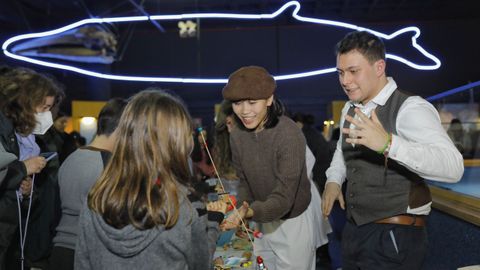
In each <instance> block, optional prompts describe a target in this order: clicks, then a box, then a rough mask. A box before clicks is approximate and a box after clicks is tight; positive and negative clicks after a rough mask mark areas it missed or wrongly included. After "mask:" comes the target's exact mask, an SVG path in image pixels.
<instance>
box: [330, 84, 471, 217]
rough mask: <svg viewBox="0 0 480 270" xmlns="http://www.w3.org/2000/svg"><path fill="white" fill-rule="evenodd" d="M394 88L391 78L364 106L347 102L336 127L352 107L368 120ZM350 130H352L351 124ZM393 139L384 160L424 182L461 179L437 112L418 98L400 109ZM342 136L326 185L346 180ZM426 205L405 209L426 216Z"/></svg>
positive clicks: (457, 155) (456, 156)
mask: <svg viewBox="0 0 480 270" xmlns="http://www.w3.org/2000/svg"><path fill="white" fill-rule="evenodd" d="M396 89H397V84H396V83H395V81H394V80H393V79H392V78H390V77H389V78H388V83H387V84H386V85H385V86H384V88H383V89H382V90H381V91H380V93H379V94H378V95H377V96H375V97H374V98H373V99H372V100H371V101H369V102H368V103H367V104H364V105H363V104H360V103H354V102H352V101H349V102H347V103H346V104H345V106H344V108H343V109H342V116H341V120H340V127H343V126H344V122H345V115H346V114H347V111H348V109H349V108H350V107H351V106H352V105H355V106H356V107H358V108H359V109H360V110H361V111H362V113H364V114H366V115H367V116H368V117H370V115H371V113H372V111H373V110H374V109H375V108H376V107H377V106H379V105H380V106H382V105H384V104H385V103H386V102H387V100H388V99H389V97H390V96H391V95H392V93H393V92H394V91H395V90H396ZM350 128H354V125H353V124H351V125H350ZM396 129H397V135H393V136H392V144H391V147H390V151H389V153H388V157H389V158H390V159H393V160H395V161H397V162H398V163H399V164H401V165H403V166H405V168H407V169H409V170H410V171H412V172H415V173H416V174H418V175H419V176H421V177H422V178H425V179H429V180H434V181H440V182H448V183H454V182H458V181H459V180H460V178H461V177H462V175H463V169H464V168H463V158H462V155H461V154H460V153H459V152H458V150H457V149H456V147H455V146H454V145H453V143H452V141H451V140H450V138H449V137H448V135H447V133H446V132H445V130H444V129H443V127H442V125H441V121H440V117H439V115H438V112H437V110H436V109H435V107H433V105H432V104H430V103H429V102H428V101H426V100H424V99H423V98H421V97H419V96H411V97H409V98H408V99H406V100H405V102H404V103H403V104H402V106H401V107H400V110H399V111H398V115H397V121H396ZM342 139H343V134H340V139H339V140H338V142H337V147H336V150H335V154H334V156H333V159H332V162H331V164H330V168H329V169H328V170H327V172H326V176H327V183H331V182H335V183H337V184H339V185H342V184H343V182H344V181H345V177H346V166H345V160H344V158H343V152H342V141H343V140H342ZM430 209H431V208H430V204H428V205H425V206H423V207H420V208H415V209H408V211H407V212H408V213H411V214H428V213H429V212H430Z"/></svg>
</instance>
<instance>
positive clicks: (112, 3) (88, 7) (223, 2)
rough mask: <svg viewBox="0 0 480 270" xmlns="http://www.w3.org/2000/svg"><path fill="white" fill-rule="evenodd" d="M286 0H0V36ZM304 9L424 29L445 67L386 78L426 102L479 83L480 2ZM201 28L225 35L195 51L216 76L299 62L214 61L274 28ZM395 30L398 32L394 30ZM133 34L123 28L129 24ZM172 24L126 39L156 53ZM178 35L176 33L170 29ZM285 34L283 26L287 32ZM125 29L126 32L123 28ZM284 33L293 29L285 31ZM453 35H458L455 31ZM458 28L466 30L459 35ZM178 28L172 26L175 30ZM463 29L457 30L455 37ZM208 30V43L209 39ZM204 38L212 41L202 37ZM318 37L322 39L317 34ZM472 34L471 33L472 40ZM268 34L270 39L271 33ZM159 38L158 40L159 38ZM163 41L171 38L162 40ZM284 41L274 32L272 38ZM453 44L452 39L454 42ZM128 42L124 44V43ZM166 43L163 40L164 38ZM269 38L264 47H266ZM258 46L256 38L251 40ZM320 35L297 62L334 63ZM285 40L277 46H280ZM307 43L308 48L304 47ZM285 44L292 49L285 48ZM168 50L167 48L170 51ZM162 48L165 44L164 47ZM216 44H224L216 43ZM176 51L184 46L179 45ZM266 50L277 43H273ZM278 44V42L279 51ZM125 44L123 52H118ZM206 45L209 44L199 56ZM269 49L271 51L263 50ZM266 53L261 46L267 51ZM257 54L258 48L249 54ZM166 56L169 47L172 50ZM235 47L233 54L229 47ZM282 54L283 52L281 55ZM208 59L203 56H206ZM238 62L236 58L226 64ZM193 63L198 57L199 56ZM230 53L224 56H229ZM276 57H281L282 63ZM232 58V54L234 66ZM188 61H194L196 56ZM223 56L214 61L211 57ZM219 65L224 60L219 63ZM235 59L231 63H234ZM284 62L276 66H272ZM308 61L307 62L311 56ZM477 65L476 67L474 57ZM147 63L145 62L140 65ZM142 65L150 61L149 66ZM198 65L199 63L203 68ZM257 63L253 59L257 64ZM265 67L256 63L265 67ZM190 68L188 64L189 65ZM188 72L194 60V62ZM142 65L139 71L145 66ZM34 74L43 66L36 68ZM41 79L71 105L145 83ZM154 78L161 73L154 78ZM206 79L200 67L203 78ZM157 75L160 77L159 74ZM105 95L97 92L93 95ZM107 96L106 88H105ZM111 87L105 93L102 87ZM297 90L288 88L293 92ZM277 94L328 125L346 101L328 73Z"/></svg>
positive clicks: (397, 68) (251, 8)
mask: <svg viewBox="0 0 480 270" xmlns="http://www.w3.org/2000/svg"><path fill="white" fill-rule="evenodd" d="M286 2H288V1H286V0H285V1H277V0H123V1H121V0H75V1H68V0H0V29H1V31H0V39H1V40H2V41H3V40H5V39H6V38H8V37H11V36H14V35H16V34H23V33H27V32H41V31H44V30H51V29H55V28H58V27H61V26H64V25H67V24H70V23H73V22H76V21H78V20H80V19H85V18H90V17H118V16H134V15H156V14H180V13H197V12H224V13H252V14H259V13H272V12H274V11H276V10H278V9H279V8H280V7H281V6H282V5H283V4H284V3H286ZM299 2H300V3H301V5H302V7H301V10H300V12H299V14H301V15H302V16H305V17H314V18H323V19H331V20H341V21H343V22H349V23H353V24H357V25H366V26H367V27H368V26H372V25H373V26H374V27H375V28H376V27H380V28H383V29H386V31H393V30H398V27H399V26H400V25H401V26H410V25H421V27H422V30H424V29H425V30H426V31H425V32H423V33H422V39H421V42H422V45H424V46H426V48H429V49H434V54H436V55H440V56H441V57H442V61H444V65H443V66H442V69H440V70H438V71H434V72H418V71H416V70H412V69H408V68H406V67H405V66H403V65H398V64H397V63H392V65H390V69H389V70H390V71H393V74H394V75H395V76H397V75H398V77H396V78H398V82H400V85H402V86H403V87H405V88H406V89H409V90H410V89H411V90H412V92H414V93H417V94H420V95H422V96H424V97H428V96H430V95H433V94H436V93H438V92H440V91H445V90H448V89H451V88H454V87H458V86H460V85H463V84H465V83H467V82H469V81H477V80H479V79H480V77H479V76H478V68H477V66H478V61H480V59H478V57H477V56H475V54H472V53H471V52H473V51H476V48H477V47H478V45H477V44H478V41H477V40H478V37H477V36H475V31H477V33H478V26H480V25H479V24H480V1H479V0H303V1H299ZM207 23H208V22H206V23H205V22H202V27H201V29H203V30H209V28H223V29H218V31H217V29H213V30H215V31H205V32H203V33H205V34H203V35H204V36H203V37H207V38H204V39H202V42H203V43H202V46H199V47H198V48H201V50H200V49H199V51H201V53H202V54H203V53H207V55H202V57H203V58H202V59H196V61H197V60H198V61H197V62H199V63H200V62H201V63H202V65H198V66H199V67H207V68H208V69H211V70H212V71H213V72H216V73H215V74H218V73H220V74H229V72H231V71H233V70H235V69H236V68H237V67H238V66H239V65H245V64H259V65H264V66H266V67H267V68H269V69H270V70H272V71H273V73H275V72H278V71H281V70H286V69H288V68H289V67H291V66H295V65H298V64H303V63H298V62H295V61H293V60H292V59H293V56H294V55H291V56H292V57H290V56H289V54H288V52H289V51H288V50H287V51H286V50H281V49H282V48H276V51H275V52H276V53H277V55H276V54H275V53H273V54H267V55H266V56H265V58H261V57H257V58H255V55H254V56H249V55H246V54H239V51H238V48H237V51H236V52H235V53H231V51H229V52H228V53H226V54H224V55H222V57H218V55H221V54H220V53H218V54H215V53H216V52H217V50H228V48H225V47H227V46H223V47H222V46H221V45H218V43H220V42H228V41H229V40H228V39H232V40H233V41H232V42H237V43H239V44H238V46H239V47H240V50H244V48H247V49H248V48H251V47H248V46H250V45H251V43H249V42H246V43H242V42H243V40H238V39H235V38H233V32H235V34H237V35H240V36H242V35H247V34H249V33H252V34H253V36H254V39H255V38H256V39H260V40H262V41H263V42H264V43H259V44H268V46H271V45H272V43H271V42H269V41H268V39H269V38H270V39H272V37H271V36H268V35H267V36H265V34H264V33H272V31H270V32H269V31H257V32H256V31H255V27H257V25H254V26H253V25H252V26H253V27H250V28H245V29H244V30H238V29H237V28H235V27H236V26H235V25H225V24H224V23H228V22H222V24H217V23H215V24H211V25H209V24H207ZM275 24H276V25H280V26H285V25H287V26H288V27H283V29H282V31H283V32H281V33H282V34H284V36H286V35H287V34H288V35H289V37H292V38H295V37H296V36H297V34H296V33H297V32H298V33H305V32H312V33H317V32H315V29H310V28H305V27H303V28H302V27H289V26H290V25H294V24H301V23H300V22H297V21H295V20H293V19H292V18H291V17H289V16H283V17H282V18H280V19H279V20H277V21H276V22H275ZM397 25H398V26H397ZM129 27H130V26H129ZM169 27H170V25H168V24H166V23H165V22H164V23H163V24H162V25H161V26H160V27H158V26H156V27H155V26H154V25H152V24H150V23H144V24H141V25H140V24H138V25H137V26H136V29H135V30H132V32H135V34H134V35H133V36H134V38H133V39H135V38H137V39H139V40H145V41H144V42H143V43H144V44H141V46H140V45H138V44H134V42H130V47H131V50H132V51H134V49H137V50H140V51H144V52H145V51H155V50H156V49H157V47H156V46H158V42H163V41H160V40H159V39H157V40H156V42H157V43H154V42H153V41H152V42H151V44H150V40H149V36H152V39H153V36H154V35H151V33H152V32H151V31H157V33H158V28H165V29H167V32H168V31H169V30H173V28H169ZM175 28H176V27H175ZM286 28H288V29H286ZM129 29H130V28H129ZM289 29H295V31H290V30H289ZM459 29H460V30H459ZM461 29H463V30H461ZM123 30H125V31H124V32H122V33H125V34H124V35H123V36H122V37H129V36H131V35H130V34H128V31H130V30H128V29H122V31H123ZM175 31H178V28H177V29H175ZM458 31H460V32H459V33H457V32H458ZM212 32H215V33H216V35H215V39H209V38H208V37H211V36H212V34H211V33H212ZM209 33H210V35H209ZM319 33H323V32H319ZM472 34H474V35H472ZM272 35H275V34H272ZM157 36H158V35H157ZM165 36H168V35H165ZM279 36H280V37H282V35H276V37H279ZM340 37H341V36H340V35H338V34H335V35H332V37H329V38H334V39H336V40H338V38H340ZM453 37H455V38H453ZM124 40H127V41H128V40H130V39H124ZM165 40H166V41H169V40H170V39H168V38H166V39H165ZM266 40H267V41H266ZM127 41H125V42H124V43H122V40H120V41H119V43H120V45H122V44H123V45H124V47H123V48H127V47H128V46H127V45H128V44H129V43H128V42H127ZM255 41H257V40H255ZM313 41H320V42H321V43H325V44H322V45H319V46H323V47H318V48H316V47H314V46H315V45H310V46H309V45H308V43H309V42H310V43H312V42H313ZM324 41H325V40H323V37H318V36H317V37H316V39H313V40H312V38H309V37H305V36H302V37H301V42H300V43H299V44H297V46H298V47H296V48H298V49H300V50H303V51H305V52H306V54H307V55H309V57H307V59H304V62H310V60H311V59H314V60H313V61H317V59H320V60H323V59H327V62H328V61H330V62H332V63H333V62H334V58H333V56H332V55H333V53H332V48H333V45H334V42H335V41H329V42H330V43H331V44H330V43H329V42H324ZM287 43H288V42H286V41H285V40H283V43H281V45H284V46H285V44H287ZM303 43H306V44H307V45H304V44H303ZM288 44H289V45H290V43H288ZM167 45H169V44H167ZM167 45H166V46H167ZM170 45H171V46H172V47H179V48H186V47H187V46H190V47H192V48H197V47H195V43H194V42H192V41H182V42H180V43H178V42H177V43H170ZM222 45H223V44H222ZM182 46H183V47H182ZM273 46H275V43H274V42H273ZM277 46H278V45H277ZM120 47H122V46H120ZM204 47H208V49H205V48H204ZM268 48H269V47H268ZM268 48H267V49H268ZM255 49H257V48H255ZM171 50H172V51H173V49H171ZM232 50H233V49H232ZM280 52H282V53H284V54H283V55H280ZM209 53H210V54H209ZM170 54H173V53H172V52H171V51H170V50H167V51H166V52H164V53H163V54H161V53H159V52H157V55H158V56H157V57H160V56H162V57H163V60H165V59H166V60H168V59H169V57H170V58H172V60H171V61H170V62H168V61H167V62H165V63H166V64H165V65H164V66H163V67H166V68H171V67H173V66H174V65H175V64H177V63H181V62H182V61H183V62H185V60H188V59H187V58H188V55H181V54H180V55H175V57H172V56H170ZM125 55H126V57H125V59H123V60H122V59H120V60H122V61H119V62H117V63H116V64H115V65H112V70H113V71H117V72H120V71H123V69H126V70H127V71H131V70H132V71H136V70H135V68H137V69H139V70H140V69H141V70H147V71H150V70H153V69H152V68H151V67H152V66H153V65H147V66H146V67H145V66H139V65H140V61H139V60H138V59H137V54H131V55H128V54H125ZM208 55H210V56H211V55H214V56H215V60H218V61H219V62H221V63H222V65H213V66H212V65H211V64H210V63H207V59H208V58H207V56H208ZM232 55H233V56H235V55H237V58H236V59H235V58H233V57H232ZM155 56H156V55H153V54H147V58H152V59H153V60H152V61H156V58H155ZM197 56H198V55H197ZM227 56H228V57H227ZM279 56H281V57H279ZM229 57H232V58H231V59H230V58H229ZM193 58H195V55H194V57H193ZM216 58H220V59H216ZM222 58H224V59H222ZM238 58H240V62H242V63H239V62H234V60H233V59H235V60H238ZM279 58H281V59H280V60H278V59H279ZM308 58H311V59H308ZM476 59H477V60H476ZM144 60H145V59H144ZM147 60H148V59H147ZM200 60H201V61H200ZM1 61H4V62H6V63H7V64H11V65H15V64H18V62H15V61H13V62H12V60H11V59H8V58H6V57H4V56H3V55H2V56H0V64H1ZM255 61H257V62H255ZM262 61H263V62H262ZM190 64H191V63H188V65H190ZM193 64H194V66H195V63H193ZM144 65H145V64H144ZM33 68H41V67H38V66H33ZM45 71H47V72H52V73H54V75H56V76H58V77H60V78H61V80H62V81H64V82H65V83H66V84H69V85H67V86H68V87H67V88H68V91H70V92H69V93H67V94H68V95H67V96H68V98H69V99H93V100H105V99H108V98H110V97H111V96H113V95H118V96H125V97H126V96H130V95H131V94H132V91H133V90H131V89H135V90H138V89H143V88H145V87H147V86H150V85H151V84H148V83H143V84H140V83H130V82H129V83H125V82H122V81H108V80H102V79H95V78H86V77H85V76H79V75H78V74H74V73H70V72H60V71H56V70H52V69H45ZM159 72H160V71H159ZM201 72H204V71H203V70H202V71H200V73H201ZM159 74H163V73H159ZM161 87H167V88H169V89H173V90H175V91H176V92H177V93H179V94H180V95H181V96H182V98H184V99H186V101H187V103H188V104H189V106H190V108H191V109H192V113H193V114H198V115H205V114H210V113H211V111H212V110H211V108H212V104H213V103H215V102H219V101H220V100H221V94H220V93H221V87H222V86H221V85H213V86H212V85H191V84H190V85H173V84H170V85H169V84H167V85H162V86H161ZM99 89H100V90H102V91H100V90H99ZM106 89H107V90H106ZM108 89H110V90H108ZM292 89H294V90H295V91H291V90H292ZM279 90H280V91H279V94H280V97H281V98H282V99H283V100H287V103H288V104H287V105H289V106H291V107H292V108H293V110H303V111H310V112H313V113H314V114H316V115H317V116H320V117H319V118H320V119H322V118H324V117H325V118H326V117H327V113H326V111H327V110H328V106H329V102H330V101H331V100H339V99H344V98H345V96H344V94H343V92H342V91H341V89H340V87H339V85H338V80H337V78H336V76H335V75H333V74H332V75H328V76H322V77H318V76H317V77H311V78H306V79H304V80H297V81H294V82H283V83H281V84H280V87H279Z"/></svg>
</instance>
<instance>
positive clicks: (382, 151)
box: [377, 133, 392, 155]
mask: <svg viewBox="0 0 480 270" xmlns="http://www.w3.org/2000/svg"><path fill="white" fill-rule="evenodd" d="M391 142H392V135H390V133H388V134H387V142H386V143H385V145H384V146H383V147H382V149H380V150H378V151H377V153H379V154H380V155H383V154H385V152H386V150H387V149H388V148H389V146H390V143H391Z"/></svg>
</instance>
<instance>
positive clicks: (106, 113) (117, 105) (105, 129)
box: [97, 98, 127, 136]
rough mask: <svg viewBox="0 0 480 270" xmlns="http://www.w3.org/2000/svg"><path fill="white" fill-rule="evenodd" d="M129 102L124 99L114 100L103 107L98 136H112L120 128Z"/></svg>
mask: <svg viewBox="0 0 480 270" xmlns="http://www.w3.org/2000/svg"><path fill="white" fill-rule="evenodd" d="M126 105H127V101H126V100H125V99H122V98H112V99H110V100H109V101H108V102H107V104H105V106H103V108H102V110H101V111H100V114H99V115H98V122H97V135H106V136H110V134H112V133H113V132H114V131H115V129H116V128H117V126H118V120H119V119H120V116H122V113H123V109H124V108H125V106H126Z"/></svg>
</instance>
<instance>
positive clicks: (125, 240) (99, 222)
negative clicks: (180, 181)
mask: <svg viewBox="0 0 480 270" xmlns="http://www.w3.org/2000/svg"><path fill="white" fill-rule="evenodd" d="M180 190H181V191H180V193H182V191H185V190H186V189H184V188H181V189H180ZM179 195H180V194H179ZM179 198H180V199H179V200H180V202H179V203H180V204H182V202H183V201H184V200H185V196H182V195H180V196H179ZM92 224H93V227H94V229H95V232H96V234H97V236H98V238H99V239H100V241H101V242H102V243H103V244H104V245H105V247H106V248H107V249H108V250H109V251H111V252H112V253H114V254H117V255H118V256H121V257H132V256H134V255H136V254H138V253H140V252H142V250H144V249H145V248H147V247H148V246H149V245H150V244H152V242H153V241H154V240H155V239H156V238H157V237H160V235H161V234H162V233H163V232H165V230H166V229H165V226H163V225H161V226H156V227H153V228H151V229H148V230H139V229H137V228H135V227H134V226H132V225H127V226H125V227H123V228H121V229H116V228H114V227H112V226H110V225H109V224H107V223H106V222H105V221H104V220H103V218H102V216H101V215H98V214H95V213H92Z"/></svg>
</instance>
